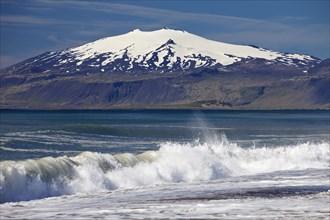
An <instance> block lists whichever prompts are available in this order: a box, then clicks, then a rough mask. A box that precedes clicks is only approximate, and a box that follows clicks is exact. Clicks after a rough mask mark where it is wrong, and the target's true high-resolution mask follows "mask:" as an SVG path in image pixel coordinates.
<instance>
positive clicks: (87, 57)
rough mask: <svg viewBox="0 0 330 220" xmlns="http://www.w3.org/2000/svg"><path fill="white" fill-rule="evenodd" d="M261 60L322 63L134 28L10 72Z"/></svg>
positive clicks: (170, 68)
mask: <svg viewBox="0 0 330 220" xmlns="http://www.w3.org/2000/svg"><path fill="white" fill-rule="evenodd" d="M256 59H262V60H263V61H264V62H265V63H266V64H272V63H277V64H283V65H287V66H296V67H305V66H306V69H307V68H309V67H311V66H313V65H314V64H316V63H318V62H320V60H319V59H317V58H315V57H311V56H307V55H299V54H289V53H280V52H275V51H271V50H267V49H263V48H259V47H256V46H246V45H234V44H227V43H222V42H217V41H213V40H208V39H206V38H203V37H200V36H197V35H194V34H191V33H189V32H186V31H181V30H173V29H168V28H163V29H160V30H156V31H141V30H138V29H136V30H133V31H131V32H128V33H126V34H123V35H119V36H113V37H107V38H103V39H100V40H97V41H94V42H91V43H87V44H85V45H82V46H79V47H75V48H69V49H66V50H62V51H57V52H47V53H44V54H41V55H39V56H37V57H33V58H31V59H28V60H26V61H23V62H22V63H20V64H18V65H14V66H12V67H11V68H10V69H9V72H19V71H21V72H28V73H38V72H45V71H57V72H66V73H75V72H90V73H97V72H99V73H101V72H141V71H143V72H144V71H152V72H155V71H157V72H176V71H187V70H192V69H196V68H201V67H207V68H215V69H217V68H225V67H226V66H230V65H231V64H235V63H238V62H242V61H243V62H249V60H256Z"/></svg>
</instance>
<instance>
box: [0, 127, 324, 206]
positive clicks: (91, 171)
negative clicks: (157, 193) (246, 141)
mask: <svg viewBox="0 0 330 220" xmlns="http://www.w3.org/2000/svg"><path fill="white" fill-rule="evenodd" d="M329 162H330V149H329V143H328V142H323V143H317V144H314V143H302V144H297V145H292V146H278V147H262V148H256V147H250V148H242V147H240V146H239V144H237V143H234V142H230V141H228V139H227V138H226V136H225V135H224V134H221V135H219V136H218V135H216V134H215V133H214V134H210V133H209V134H208V136H207V135H206V136H205V140H204V141H193V142H191V143H181V142H170V141H169V142H164V143H161V144H160V145H159V150H158V151H148V152H145V153H143V154H138V155H135V154H130V153H125V154H116V155H110V154H101V153H93V152H83V153H81V154H79V155H77V156H75V157H58V158H52V157H47V158H42V159H36V160H24V161H2V162H1V168H0V169H1V172H0V187H1V188H0V198H1V202H2V203H3V202H10V201H21V200H31V199H39V198H45V197H49V196H59V195H64V194H75V193H92V192H98V191H103V190H114V189H127V188H136V187H144V186H151V185H155V184H166V183H179V182H195V181H208V180H215V179H221V178H224V177H226V176H236V175H237V176H238V175H250V174H258V173H267V172H274V171H279V170H303V169H311V168H316V169H317V168H320V169H323V168H329Z"/></svg>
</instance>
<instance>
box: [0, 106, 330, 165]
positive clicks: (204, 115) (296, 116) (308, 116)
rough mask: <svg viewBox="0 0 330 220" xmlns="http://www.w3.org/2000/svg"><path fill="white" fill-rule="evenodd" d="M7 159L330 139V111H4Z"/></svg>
mask: <svg viewBox="0 0 330 220" xmlns="http://www.w3.org/2000/svg"><path fill="white" fill-rule="evenodd" d="M0 115H1V118H0V124H1V133H0V139H1V142H0V144H1V145H0V153H1V160H23V159H32V158H42V157H46V156H51V157H58V156H63V155H68V156H74V155H77V154H79V152H84V151H91V152H99V153H108V154H117V153H125V152H127V153H142V152H145V151H148V150H158V149H159V144H160V143H163V142H167V141H171V142H193V141H196V140H198V141H205V140H204V139H205V136H206V135H205V134H206V133H207V134H209V133H213V134H215V135H220V134H222V133H224V134H225V135H226V136H227V138H228V139H229V140H230V141H233V142H236V143H239V144H240V146H241V147H264V146H267V147H272V146H275V147H276V146H282V145H294V144H298V143H304V142H316V143H318V142H324V141H326V142H328V141H329V133H330V132H329V129H330V126H329V123H330V116H329V112H328V111H274V112H272V111H266V112H261V111H161V110H159V111H50V112H48V111H2V112H1V113H0Z"/></svg>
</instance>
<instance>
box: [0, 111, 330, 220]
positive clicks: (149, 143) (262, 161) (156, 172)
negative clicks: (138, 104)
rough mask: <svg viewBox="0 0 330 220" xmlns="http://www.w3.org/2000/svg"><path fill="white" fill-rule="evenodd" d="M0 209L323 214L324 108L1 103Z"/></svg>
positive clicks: (58, 213)
mask: <svg viewBox="0 0 330 220" xmlns="http://www.w3.org/2000/svg"><path fill="white" fill-rule="evenodd" d="M0 125H1V132H0V156H1V157H0V160H1V161H0V202H1V204H0V217H1V219H2V220H3V219H55V218H58V219H95V218H98V219H146V218H147V219H164V218H167V219H168V218H170V219H175V218H179V219H184V218H187V219H193V218H197V219H219V218H220V219H242V218H244V219H246V218H250V219H260V218H261V219H274V218H284V219H293V218H296V219H329V216H330V146H329V144H330V115H329V111H188V110H140V111H138V110H122V111H9V110H8V111H7V110H6V111H5V110H2V111H1V112H0Z"/></svg>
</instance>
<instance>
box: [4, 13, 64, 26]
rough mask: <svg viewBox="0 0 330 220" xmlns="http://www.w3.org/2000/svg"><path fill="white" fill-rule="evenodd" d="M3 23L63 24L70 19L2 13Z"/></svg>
mask: <svg viewBox="0 0 330 220" xmlns="http://www.w3.org/2000/svg"><path fill="white" fill-rule="evenodd" d="M0 22H1V24H32V25H49V24H63V23H67V22H68V21H65V20H58V19H47V18H38V17H33V16H27V15H1V16H0Z"/></svg>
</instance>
